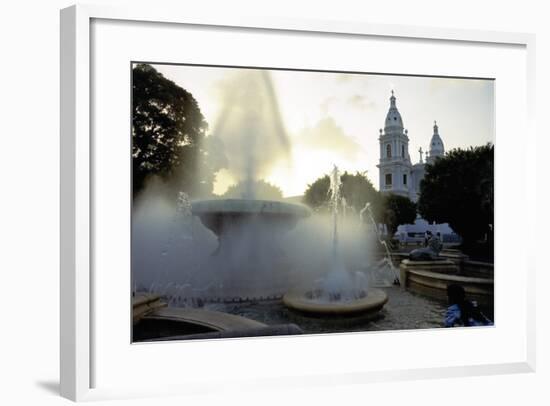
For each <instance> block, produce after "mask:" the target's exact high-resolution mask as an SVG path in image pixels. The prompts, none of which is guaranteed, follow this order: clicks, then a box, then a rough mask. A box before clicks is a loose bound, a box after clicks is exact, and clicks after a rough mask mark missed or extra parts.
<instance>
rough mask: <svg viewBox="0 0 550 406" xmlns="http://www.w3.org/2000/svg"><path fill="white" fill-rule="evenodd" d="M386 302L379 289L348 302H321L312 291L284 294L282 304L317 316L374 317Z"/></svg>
mask: <svg viewBox="0 0 550 406" xmlns="http://www.w3.org/2000/svg"><path fill="white" fill-rule="evenodd" d="M387 301H388V295H387V294H386V293H385V292H384V291H382V290H380V289H369V290H368V291H363V292H361V293H360V294H359V295H358V297H357V298H354V299H350V300H342V299H338V298H336V299H335V300H328V301H326V300H323V299H320V298H318V297H316V294H315V292H314V291H311V290H309V291H308V290H298V291H293V292H289V293H287V294H285V295H284V296H283V303H284V304H285V305H286V306H287V307H289V308H291V309H294V310H298V311H300V312H303V313H308V314H317V315H339V316H342V315H352V314H353V315H356V314H359V313H361V314H362V315H364V316H368V315H375V314H376V313H378V312H379V311H380V310H382V307H383V306H384V305H385V304H386V302H387Z"/></svg>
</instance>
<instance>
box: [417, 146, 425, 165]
mask: <svg viewBox="0 0 550 406" xmlns="http://www.w3.org/2000/svg"><path fill="white" fill-rule="evenodd" d="M418 152H420V163H422V162H423V154H424V151H422V147H420V148H419V149H418Z"/></svg>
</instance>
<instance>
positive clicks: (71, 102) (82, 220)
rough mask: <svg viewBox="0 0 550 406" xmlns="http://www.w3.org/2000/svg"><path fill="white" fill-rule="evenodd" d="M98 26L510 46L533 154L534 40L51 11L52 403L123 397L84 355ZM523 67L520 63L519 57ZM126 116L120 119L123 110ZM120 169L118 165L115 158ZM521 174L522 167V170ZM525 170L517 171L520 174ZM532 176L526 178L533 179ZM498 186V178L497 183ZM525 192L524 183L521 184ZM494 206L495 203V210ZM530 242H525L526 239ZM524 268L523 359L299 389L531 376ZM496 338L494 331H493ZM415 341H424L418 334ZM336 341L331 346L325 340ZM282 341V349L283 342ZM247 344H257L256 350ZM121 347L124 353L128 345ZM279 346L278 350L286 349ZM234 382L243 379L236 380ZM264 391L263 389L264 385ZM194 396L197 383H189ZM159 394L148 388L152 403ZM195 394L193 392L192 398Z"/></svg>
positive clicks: (530, 281) (321, 379)
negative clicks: (521, 74)
mask: <svg viewBox="0 0 550 406" xmlns="http://www.w3.org/2000/svg"><path fill="white" fill-rule="evenodd" d="M98 20H107V21H111V22H120V23H124V22H126V23H136V22H143V23H158V24H180V25H192V26H195V27H197V26H198V27H205V28H208V27H218V28H219V27H221V28H227V29H231V28H243V29H246V30H250V31H253V30H263V31H265V30H273V31H278V32H285V33H288V35H293V33H316V34H318V35H319V36H322V35H353V36H357V37H358V38H362V37H370V38H390V39H391V38H404V39H409V40H418V41H424V40H429V41H440V42H442V43H460V44H463V45H465V46H468V44H480V43H482V44H487V45H488V46H492V45H494V46H500V45H503V46H508V45H509V46H517V47H520V48H522V49H524V51H525V55H526V61H525V66H526V73H527V78H526V86H525V88H526V95H525V109H526V112H527V116H526V119H525V124H526V134H527V136H526V142H527V146H528V148H535V147H536V138H535V136H534V118H533V114H534V105H533V103H534V86H535V77H534V43H535V37H534V35H532V34H526V33H504V32H485V31H472V30H459V29H444V28H430V27H413V26H401V25H399V26H397V25H379V24H368V23H348V22H337V21H316V20H311V21H309V20H286V19H276V18H274V19H267V18H254V19H248V18H246V19H227V18H224V17H221V16H212V17H204V16H192V15H189V14H188V13H187V10H185V9H182V8H176V9H173V10H166V9H157V8H155V7H131V8H110V7H105V6H87V5H86V6H84V5H77V6H72V7H69V8H67V9H64V10H62V11H61V269H60V272H61V278H60V292H61V297H60V323H61V331H60V336H61V342H60V351H61V364H60V373H61V378H60V383H61V394H62V396H64V397H67V398H69V399H72V400H88V399H94V398H97V397H111V396H121V395H122V396H125V395H126V394H129V393H130V391H129V390H128V388H120V390H117V388H113V387H109V388H94V389H92V387H94V386H95V385H94V379H95V378H94V376H93V374H92V373H91V372H90V371H91V370H93V368H94V363H95V357H96V356H97V353H96V352H95V349H94V343H93V331H94V328H95V327H96V325H95V323H96V322H95V321H94V317H92V309H93V304H92V302H93V292H94V289H96V286H95V285H94V284H95V280H94V277H93V273H92V270H93V261H94V255H93V253H94V251H93V250H94V246H93V240H92V238H91V235H92V233H93V230H94V223H93V207H92V203H91V202H92V201H93V178H94V171H95V170H96V169H97V168H95V167H93V159H92V155H93V154H94V153H95V152H96V151H94V150H93V148H92V146H93V142H92V141H93V140H92V136H91V127H92V126H93V123H92V121H91V113H90V109H91V96H92V92H91V88H93V86H94V83H93V78H92V75H91V64H92V63H93V61H92V60H91V59H92V55H93V52H92V48H93V46H94V45H95V44H93V43H92V35H91V32H92V23H93V21H98ZM521 57H523V56H521ZM128 110H129V109H128ZM121 159H127V157H123V158H121ZM525 165H527V166H529V165H531V164H529V163H528V162H526V163H525ZM532 169H533V168H530V167H527V168H526V172H527V173H528V172H529V171H530V170H532ZM533 173H534V170H533ZM497 177H498V175H497ZM525 181H526V182H527V184H528V185H529V184H531V185H532V186H533V185H534V182H535V180H534V179H531V180H529V179H525ZM497 204H498V202H497ZM527 204H529V206H530V207H529V209H530V210H529V221H530V223H529V225H528V226H529V227H532V225H533V224H534V221H533V220H534V218H535V204H534V199H531V200H530V201H528V202H527ZM531 235H533V234H531ZM526 258H528V261H527V262H525V264H524V268H525V278H526V287H527V290H526V292H525V296H522V301H523V300H524V301H525V303H522V307H521V309H522V312H524V313H522V317H525V320H526V323H525V324H521V325H518V327H517V328H518V329H519V330H520V331H521V332H522V334H524V335H525V341H524V344H525V348H523V349H524V354H525V356H524V357H523V358H522V359H519V360H515V361H514V362H509V361H507V360H504V361H502V362H494V363H486V364H479V365H475V363H471V364H468V365H462V366H457V365H450V366H440V367H423V366H422V365H418V366H417V367H406V368H401V369H390V370H375V371H361V370H359V371H352V370H349V371H348V372H347V373H338V374H336V373H335V374H334V375H330V374H320V375H312V374H309V375H308V374H307V373H306V374H305V375H304V379H303V381H304V382H307V383H308V384H309V383H311V384H323V383H325V382H328V381H330V382H342V383H345V382H354V383H358V382H368V381H372V380H380V379H382V380H390V379H408V378H413V379H418V378H426V377H433V376H439V377H441V376H466V375H474V374H478V375H483V374H497V373H506V372H528V371H534V369H535V319H534V314H535V312H534V303H535V297H534V293H535V283H534V277H535V269H534V260H533V258H532V257H529V256H527V257H526ZM497 328H498V327H497ZM425 334H431V333H430V332H425ZM342 339H343V338H342V337H340V338H338V337H336V338H335V340H342ZM287 340H291V339H287ZM256 342H257V340H256ZM128 345H130V343H128ZM286 345H288V341H287V344H286ZM243 379H244V380H245V379H246V378H243ZM291 381H292V379H286V380H285V378H284V377H282V378H279V379H277V380H276V381H273V382H276V383H277V384H289V382H291ZM266 382H270V381H269V380H267V381H266ZM184 383H185V382H182V385H181V386H178V385H176V386H172V387H171V388H172V389H169V390H170V391H171V392H173V393H185V392H186V391H188V390H189V386H188V385H187V386H186V385H184ZM196 384H197V385H199V386H197V387H199V388H200V387H201V386H200V385H201V383H200V379H199V380H198V383H196ZM167 390H168V389H166V388H164V387H161V386H160V385H159V386H158V389H157V393H163V392H166V391H167ZM199 390H200V389H199ZM151 393H155V390H151V388H148V389H147V390H146V391H143V392H139V391H134V392H132V394H133V395H136V394H137V395H140V394H151Z"/></svg>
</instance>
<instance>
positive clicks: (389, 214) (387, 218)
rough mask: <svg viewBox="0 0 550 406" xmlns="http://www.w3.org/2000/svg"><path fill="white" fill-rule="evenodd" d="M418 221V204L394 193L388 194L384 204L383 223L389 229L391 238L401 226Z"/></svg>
mask: <svg viewBox="0 0 550 406" xmlns="http://www.w3.org/2000/svg"><path fill="white" fill-rule="evenodd" d="M415 219H416V204H414V203H413V202H412V201H411V200H410V199H409V198H407V197H404V196H399V195H394V194H392V193H390V194H387V195H385V196H384V198H383V202H382V222H383V223H384V224H386V226H387V227H388V231H389V234H390V236H393V235H394V234H395V232H396V231H397V226H398V225H400V224H412V223H413V222H414V220H415Z"/></svg>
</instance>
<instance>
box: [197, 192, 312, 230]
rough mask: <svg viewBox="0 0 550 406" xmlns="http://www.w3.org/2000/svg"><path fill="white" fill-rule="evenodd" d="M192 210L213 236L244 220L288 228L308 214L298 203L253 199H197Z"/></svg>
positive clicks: (308, 211) (283, 228)
mask: <svg viewBox="0 0 550 406" xmlns="http://www.w3.org/2000/svg"><path fill="white" fill-rule="evenodd" d="M191 212H192V213H193V215H195V216H198V217H199V218H200V220H201V222H202V223H203V224H204V226H205V227H207V228H209V229H210V230H212V231H213V232H214V233H215V234H216V235H220V234H223V232H224V230H226V229H230V228H232V227H235V226H239V225H240V224H242V223H243V222H244V221H247V220H253V221H257V222H259V223H261V224H269V225H270V226H272V227H274V228H280V229H282V230H287V229H290V228H292V227H293V226H294V225H295V223H296V221H297V220H298V219H299V218H304V217H308V216H309V215H310V213H311V212H310V210H309V209H308V208H307V207H306V206H303V205H300V204H294V203H286V202H279V201H275V200H253V199H217V200H216V199H215V200H196V201H194V202H192V203H191Z"/></svg>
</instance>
